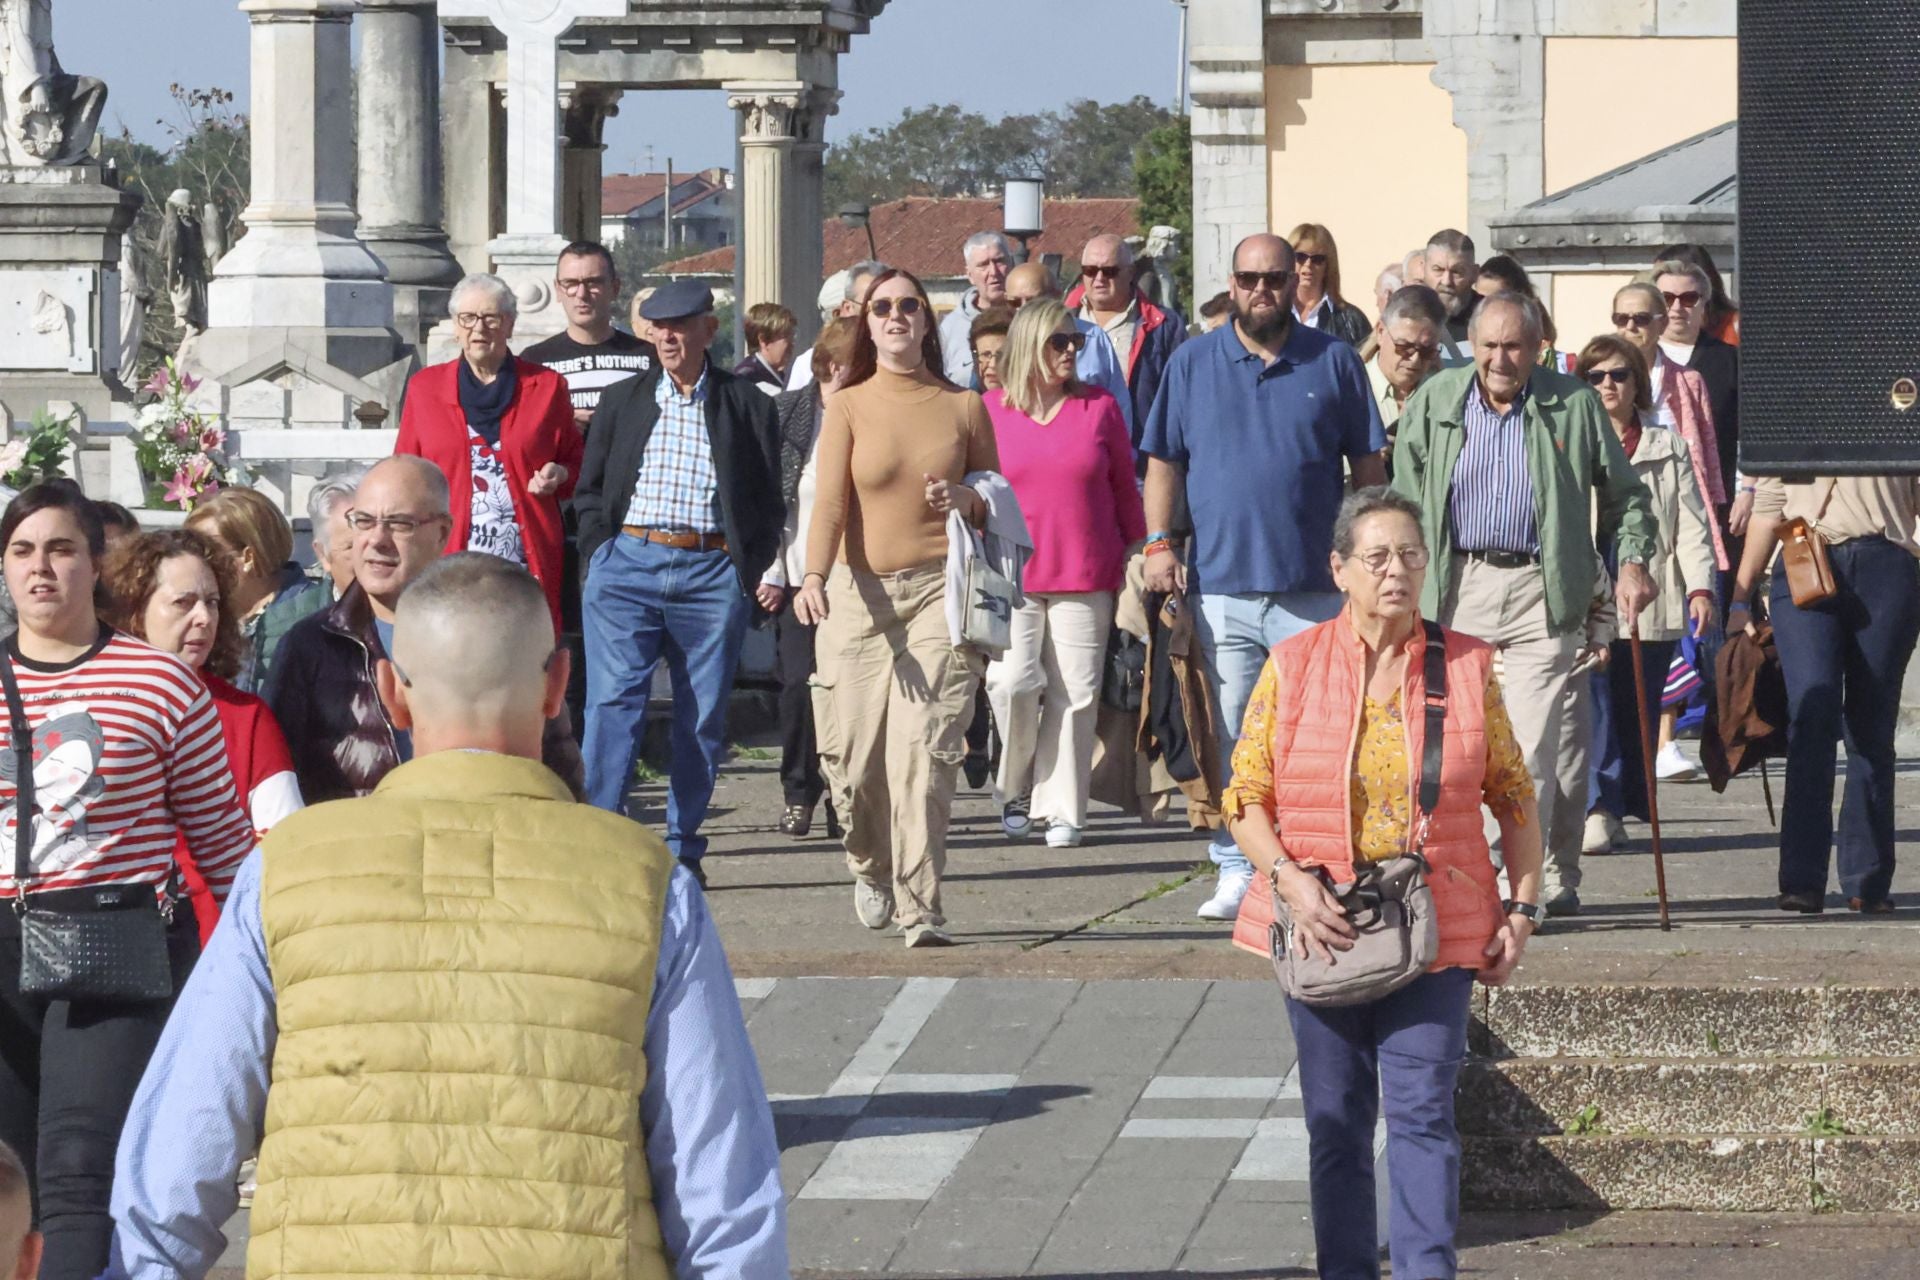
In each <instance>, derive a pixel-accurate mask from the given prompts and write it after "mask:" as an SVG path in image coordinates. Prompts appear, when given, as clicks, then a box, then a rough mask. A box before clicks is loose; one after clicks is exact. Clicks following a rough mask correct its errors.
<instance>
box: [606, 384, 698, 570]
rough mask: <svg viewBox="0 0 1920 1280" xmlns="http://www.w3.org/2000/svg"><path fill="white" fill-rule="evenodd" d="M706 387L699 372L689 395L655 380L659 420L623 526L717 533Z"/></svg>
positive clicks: (645, 454) (643, 460)
mask: <svg viewBox="0 0 1920 1280" xmlns="http://www.w3.org/2000/svg"><path fill="white" fill-rule="evenodd" d="M710 381H711V380H710V379H709V378H708V377H707V370H706V369H705V368H704V367H703V368H702V369H701V370H700V380H699V381H698V382H696V383H694V384H693V390H691V391H689V392H688V393H687V394H686V395H681V394H680V388H678V387H676V386H674V385H673V379H672V378H670V377H668V376H667V375H666V374H665V373H662V374H661V375H660V382H659V384H658V385H657V386H655V387H654V389H653V402H654V404H656V405H657V406H659V409H660V418H659V421H657V422H655V423H654V425H653V434H651V435H649V436H648V437H647V448H646V452H645V453H644V454H643V455H642V456H641V458H640V474H639V475H638V476H636V477H635V478H634V482H633V498H632V500H631V501H629V502H628V503H627V515H626V519H625V520H624V521H622V523H623V524H631V525H640V526H642V527H644V528H648V529H681V530H692V531H693V532H695V533H718V532H719V531H720V528H721V522H720V474H719V472H718V471H717V470H716V469H715V468H714V465H713V437H712V436H711V435H709V434H708V432H707V396H708V394H710V392H711V386H710Z"/></svg>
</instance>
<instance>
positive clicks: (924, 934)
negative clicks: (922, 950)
mask: <svg viewBox="0 0 1920 1280" xmlns="http://www.w3.org/2000/svg"><path fill="white" fill-rule="evenodd" d="M900 932H901V933H902V934H904V935H905V936H906V939H907V945H908V946H909V947H950V946H952V945H953V939H952V938H950V937H948V936H947V931H946V930H945V929H942V928H940V927H939V926H938V925H932V924H910V925H908V926H907V927H906V928H904V929H902V930H901V931H900Z"/></svg>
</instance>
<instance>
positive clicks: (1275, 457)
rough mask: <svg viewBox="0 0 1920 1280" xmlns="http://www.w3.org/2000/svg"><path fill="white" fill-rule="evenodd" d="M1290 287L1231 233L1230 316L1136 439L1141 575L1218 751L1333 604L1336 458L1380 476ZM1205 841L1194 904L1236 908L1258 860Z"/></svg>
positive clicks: (1287, 262)
mask: <svg viewBox="0 0 1920 1280" xmlns="http://www.w3.org/2000/svg"><path fill="white" fill-rule="evenodd" d="M1294 283H1295V277H1294V271H1293V246H1292V245H1290V244H1288V243H1287V242H1286V241H1285V240H1283V239H1281V238H1280V237H1279V236H1275V235H1257V236H1249V237H1247V238H1246V239H1245V240H1242V241H1241V242H1240V244H1239V246H1238V247H1237V248H1235V249H1234V252H1233V280H1232V284H1231V286H1230V289H1229V295H1230V298H1231V301H1232V323H1230V324H1225V325H1222V326H1220V327H1219V328H1218V329H1216V330H1214V331H1213V332H1212V333H1208V334H1204V335H1202V336H1201V337H1199V338H1195V339H1193V340H1192V341H1190V342H1188V343H1186V344H1185V345H1184V346H1182V347H1181V348H1180V349H1179V350H1178V351H1176V352H1174V355H1173V359H1172V360H1171V361H1170V362H1169V363H1168V365H1167V371H1166V377H1165V381H1164V382H1163V383H1162V384H1161V387H1160V394H1159V396H1158V397H1157V398H1156V399H1155V400H1154V402H1153V408H1152V410H1151V411H1150V412H1149V413H1148V415H1147V424H1146V430H1145V433H1144V435H1143V437H1142V440H1141V449H1142V451H1143V452H1145V453H1146V454H1147V455H1148V457H1147V477H1146V506H1147V527H1148V529H1150V530H1152V531H1153V532H1151V533H1149V534H1148V535H1147V585H1148V586H1149V587H1150V588H1152V589H1153V590H1156V591H1168V590H1171V589H1173V587H1174V586H1175V585H1177V584H1179V583H1181V582H1183V581H1184V585H1185V589H1186V591H1187V594H1188V602H1189V606H1190V607H1192V608H1193V609H1194V617H1195V620H1196V622H1197V623H1198V625H1199V632H1200V639H1201V642H1202V643H1203V644H1204V645H1205V646H1206V653H1207V666H1208V669H1209V670H1210V671H1211V673H1212V676H1213V690H1214V701H1215V705H1216V706H1217V708H1218V710H1219V716H1220V720H1219V723H1220V736H1221V744H1220V758H1221V759H1222V760H1223V761H1224V760H1227V759H1229V758H1231V756H1232V753H1233V744H1234V743H1235V741H1237V740H1238V739H1239V736H1240V717H1241V714H1242V713H1243V712H1245V710H1246V707H1247V699H1248V698H1249V697H1250V696H1251V695H1252V693H1253V686H1254V682H1255V681H1256V680H1258V679H1259V677H1260V670H1261V667H1262V666H1264V665H1265V663H1266V660H1267V651H1268V650H1269V649H1270V648H1272V647H1273V646H1274V645H1276V644H1278V643H1279V642H1280V641H1282V640H1284V639H1286V638H1287V637H1288V636H1291V635H1296V634H1298V633H1299V632H1302V631H1304V630H1306V629H1307V628H1308V627H1310V626H1312V625H1314V624H1315V623H1317V622H1324V621H1326V620H1327V619H1328V618H1331V617H1333V616H1334V615H1335V614H1336V613H1338V612H1339V611H1340V595H1339V593H1338V592H1336V591H1335V590H1334V586H1333V574H1332V572H1331V571H1330V570H1329V568H1328V562H1329V559H1330V557H1331V556H1332V553H1333V519H1334V516H1335V515H1336V514H1337V513H1338V511H1339V508H1340V499H1341V495H1342V491H1343V487H1344V483H1345V478H1344V476H1343V474H1342V473H1343V469H1345V470H1350V471H1351V473H1352V483H1353V486H1354V487H1355V488H1356V489H1360V488H1366V487H1367V486H1369V485H1377V484H1384V483H1386V478H1387V473H1386V464H1385V462H1384V460H1383V458H1382V453H1381V451H1382V450H1384V449H1385V448H1386V445H1387V435H1386V430H1385V428H1384V427H1382V426H1381V423H1380V411H1379V409H1378V408H1377V407H1376V406H1375V405H1374V402H1373V395H1372V393H1371V391H1370V389H1369V387H1368V385H1367V371H1366V368H1365V366H1364V365H1362V364H1361V363H1360V358H1359V357H1358V356H1357V355H1355V354H1354V352H1353V349H1352V348H1351V347H1349V346H1347V344H1346V343H1344V342H1341V341H1339V340H1338V339H1335V338H1330V337H1326V336H1324V335H1322V334H1321V333H1319V332H1318V331H1317V330H1314V329H1309V328H1307V327H1306V326H1304V325H1300V324H1296V323H1294V320H1293V290H1294ZM1343 463H1344V464H1345V467H1344V468H1343ZM1183 493H1184V495H1185V498H1186V503H1185V509H1186V510H1187V511H1188V512H1189V513H1190V521H1189V523H1190V524H1191V526H1192V541H1191V543H1190V545H1189V547H1188V551H1189V555H1188V559H1187V562H1186V564H1185V565H1184V566H1183V565H1182V564H1181V563H1180V560H1179V557H1178V554H1177V549H1176V548H1177V542H1178V538H1177V534H1178V532H1179V531H1178V530H1176V529H1175V523H1176V522H1175V511H1176V510H1177V509H1178V508H1179V507H1180V498H1181V496H1182V494H1183ZM1222 781H1224V779H1222ZM1208 852H1209V854H1210V855H1211V856H1212V858H1213V861H1214V864H1215V865H1216V866H1218V867H1219V868H1220V879H1219V883H1218V884H1217V885H1216V887H1215V889H1214V894H1213V897H1212V898H1210V899H1209V900H1208V901H1207V902H1206V903H1204V904H1203V905H1202V906H1201V907H1200V912H1199V914H1200V916H1201V918H1202V919H1207V920H1231V919H1233V917H1234V915H1235V914H1236V913H1237V912H1238V911H1239V909H1240V899H1241V898H1242V897H1243V896H1245V894H1246V892H1247V886H1248V885H1249V884H1251V883H1252V882H1253V867H1252V865H1251V864H1249V863H1248V861H1247V860H1246V858H1245V857H1244V856H1242V855H1241V853H1240V851H1239V849H1237V848H1236V847H1234V843H1233V840H1232V838H1231V837H1229V836H1228V835H1227V833H1226V831H1225V829H1224V828H1223V829H1222V830H1221V831H1220V832H1219V833H1218V834H1217V835H1216V836H1215V837H1214V839H1213V843H1212V844H1211V845H1210V846H1209V849H1208Z"/></svg>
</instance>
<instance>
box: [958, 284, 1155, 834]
mask: <svg viewBox="0 0 1920 1280" xmlns="http://www.w3.org/2000/svg"><path fill="white" fill-rule="evenodd" d="M1086 341H1087V338H1086V335H1085V334H1083V333H1081V332H1080V330H1079V327H1078V326H1076V325H1075V324H1074V322H1073V317H1072V316H1071V315H1070V314H1068V312H1067V309H1066V308H1065V307H1063V306H1061V305H1060V304H1059V303H1057V302H1054V301H1052V300H1050V299H1041V300H1039V301H1036V302H1030V303H1028V304H1027V305H1026V306H1025V307H1023V308H1021V310H1020V314H1019V315H1018V316H1016V317H1015V318H1014V321H1013V326H1012V328H1011V329H1010V330H1009V331H1008V333H1007V346H1006V352H1005V363H1004V366H1003V368H1002V370H1001V374H1002V381H1003V383H1004V385H1003V387H1002V389H1001V390H999V391H996V392H992V393H990V394H989V395H988V397H987V413H988V415H989V416H990V417H991V418H992V419H993V435H994V441H995V443H996V444H997V445H998V446H999V449H1000V461H1001V467H1002V470H1003V472H1004V474H1005V475H1006V477H1007V480H1008V482H1009V483H1011V484H1012V485H1013V492H1014V496H1015V497H1016V498H1017V499H1019V502H1020V510H1021V511H1022V512H1023V513H1024V514H1025V515H1026V517H1027V531H1028V532H1029V533H1030V534H1032V535H1033V558H1032V559H1031V560H1029V561H1028V562H1027V567H1026V574H1025V577H1024V580H1023V582H1022V587H1023V589H1024V590H1025V592H1026V603H1025V604H1024V605H1022V606H1021V607H1020V609H1018V610H1017V611H1016V612H1015V613H1014V615H1013V645H1012V647H1011V648H1009V649H1008V650H1007V652H1006V654H1005V655H1004V656H1002V657H1001V658H999V659H997V660H995V661H994V662H993V663H992V664H991V665H989V666H988V668H987V696H988V697H989V698H990V699H991V700H992V703H993V718H994V722H995V723H996V724H998V725H999V726H1000V739H1001V750H1000V776H999V778H998V779H997V781H996V784H995V786H994V799H995V800H996V802H998V803H999V804H1000V806H1001V820H1000V821H1001V826H1002V827H1003V828H1004V829H1005V831H1006V833H1007V834H1008V835H1009V836H1012V837H1013V838H1014V839H1016V840H1018V839H1023V838H1025V837H1026V836H1027V835H1028V834H1029V833H1030V832H1031V831H1032V829H1033V822H1034V820H1035V819H1036V818H1038V819H1040V820H1043V821H1045V822H1046V824H1047V845H1048V847H1050V848H1054V849H1070V848H1072V847H1074V846H1075V845H1077V844H1079V843H1080V838H1081V832H1082V831H1084V830H1085V828H1086V825H1087V788H1088V782H1089V779H1090V777H1091V775H1092V773H1093V740H1094V729H1095V722H1096V720H1097V718H1098V713H1099V705H1100V675H1101V670H1102V667H1103V665H1104V663H1105V660H1106V652H1107V637H1108V634H1109V633H1110V632H1111V631H1112V630H1113V609H1114V600H1115V595H1116V593H1117V592H1118V591H1119V589H1120V584H1121V582H1122V580H1123V579H1124V577H1125V574H1126V562H1127V549H1128V548H1129V547H1131V546H1132V545H1133V544H1135V543H1137V542H1139V541H1140V540H1141V539H1143V538H1145V537H1146V536H1147V517H1146V512H1145V511H1144V510H1143V509H1142V507H1141V505H1140V490H1139V487H1138V486H1137V485H1136V484H1135V483H1134V479H1133V445H1132V442H1131V441H1130V440H1129V438H1128V436H1127V424H1126V422H1125V421H1124V420H1123V419H1122V418H1121V416H1120V408H1119V406H1118V405H1116V404H1115V403H1114V400H1113V397H1112V396H1111V395H1109V394H1107V393H1106V392H1105V391H1101V390H1099V389H1097V388H1092V387H1088V386H1086V385H1084V384H1083V383H1081V381H1080V380H1079V378H1078V377H1077V376H1076V375H1075V373H1074V362H1075V360H1076V358H1077V357H1078V355H1079V352H1080V348H1081V346H1082V345H1083V344H1084V343H1085V342H1086Z"/></svg>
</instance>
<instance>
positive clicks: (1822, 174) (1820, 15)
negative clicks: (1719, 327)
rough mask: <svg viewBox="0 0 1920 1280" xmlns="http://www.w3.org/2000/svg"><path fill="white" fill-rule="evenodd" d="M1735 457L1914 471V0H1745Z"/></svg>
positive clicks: (1917, 165) (1766, 466)
mask: <svg viewBox="0 0 1920 1280" xmlns="http://www.w3.org/2000/svg"><path fill="white" fill-rule="evenodd" d="M1739 164H1740V264H1739V265H1740V277H1739V283H1740V338H1741V341H1740V466H1741V469H1742V470H1743V471H1746V472H1748V473H1749V474H1753V475H1777V474H1781V473H1786V472H1795V471H1800V472H1805V471H1817V472H1822V473H1834V474H1859V473H1863V472H1880V471H1891V472H1920V296H1917V295H1920V0H1817V2H1815V0H1740V161H1739Z"/></svg>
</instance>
